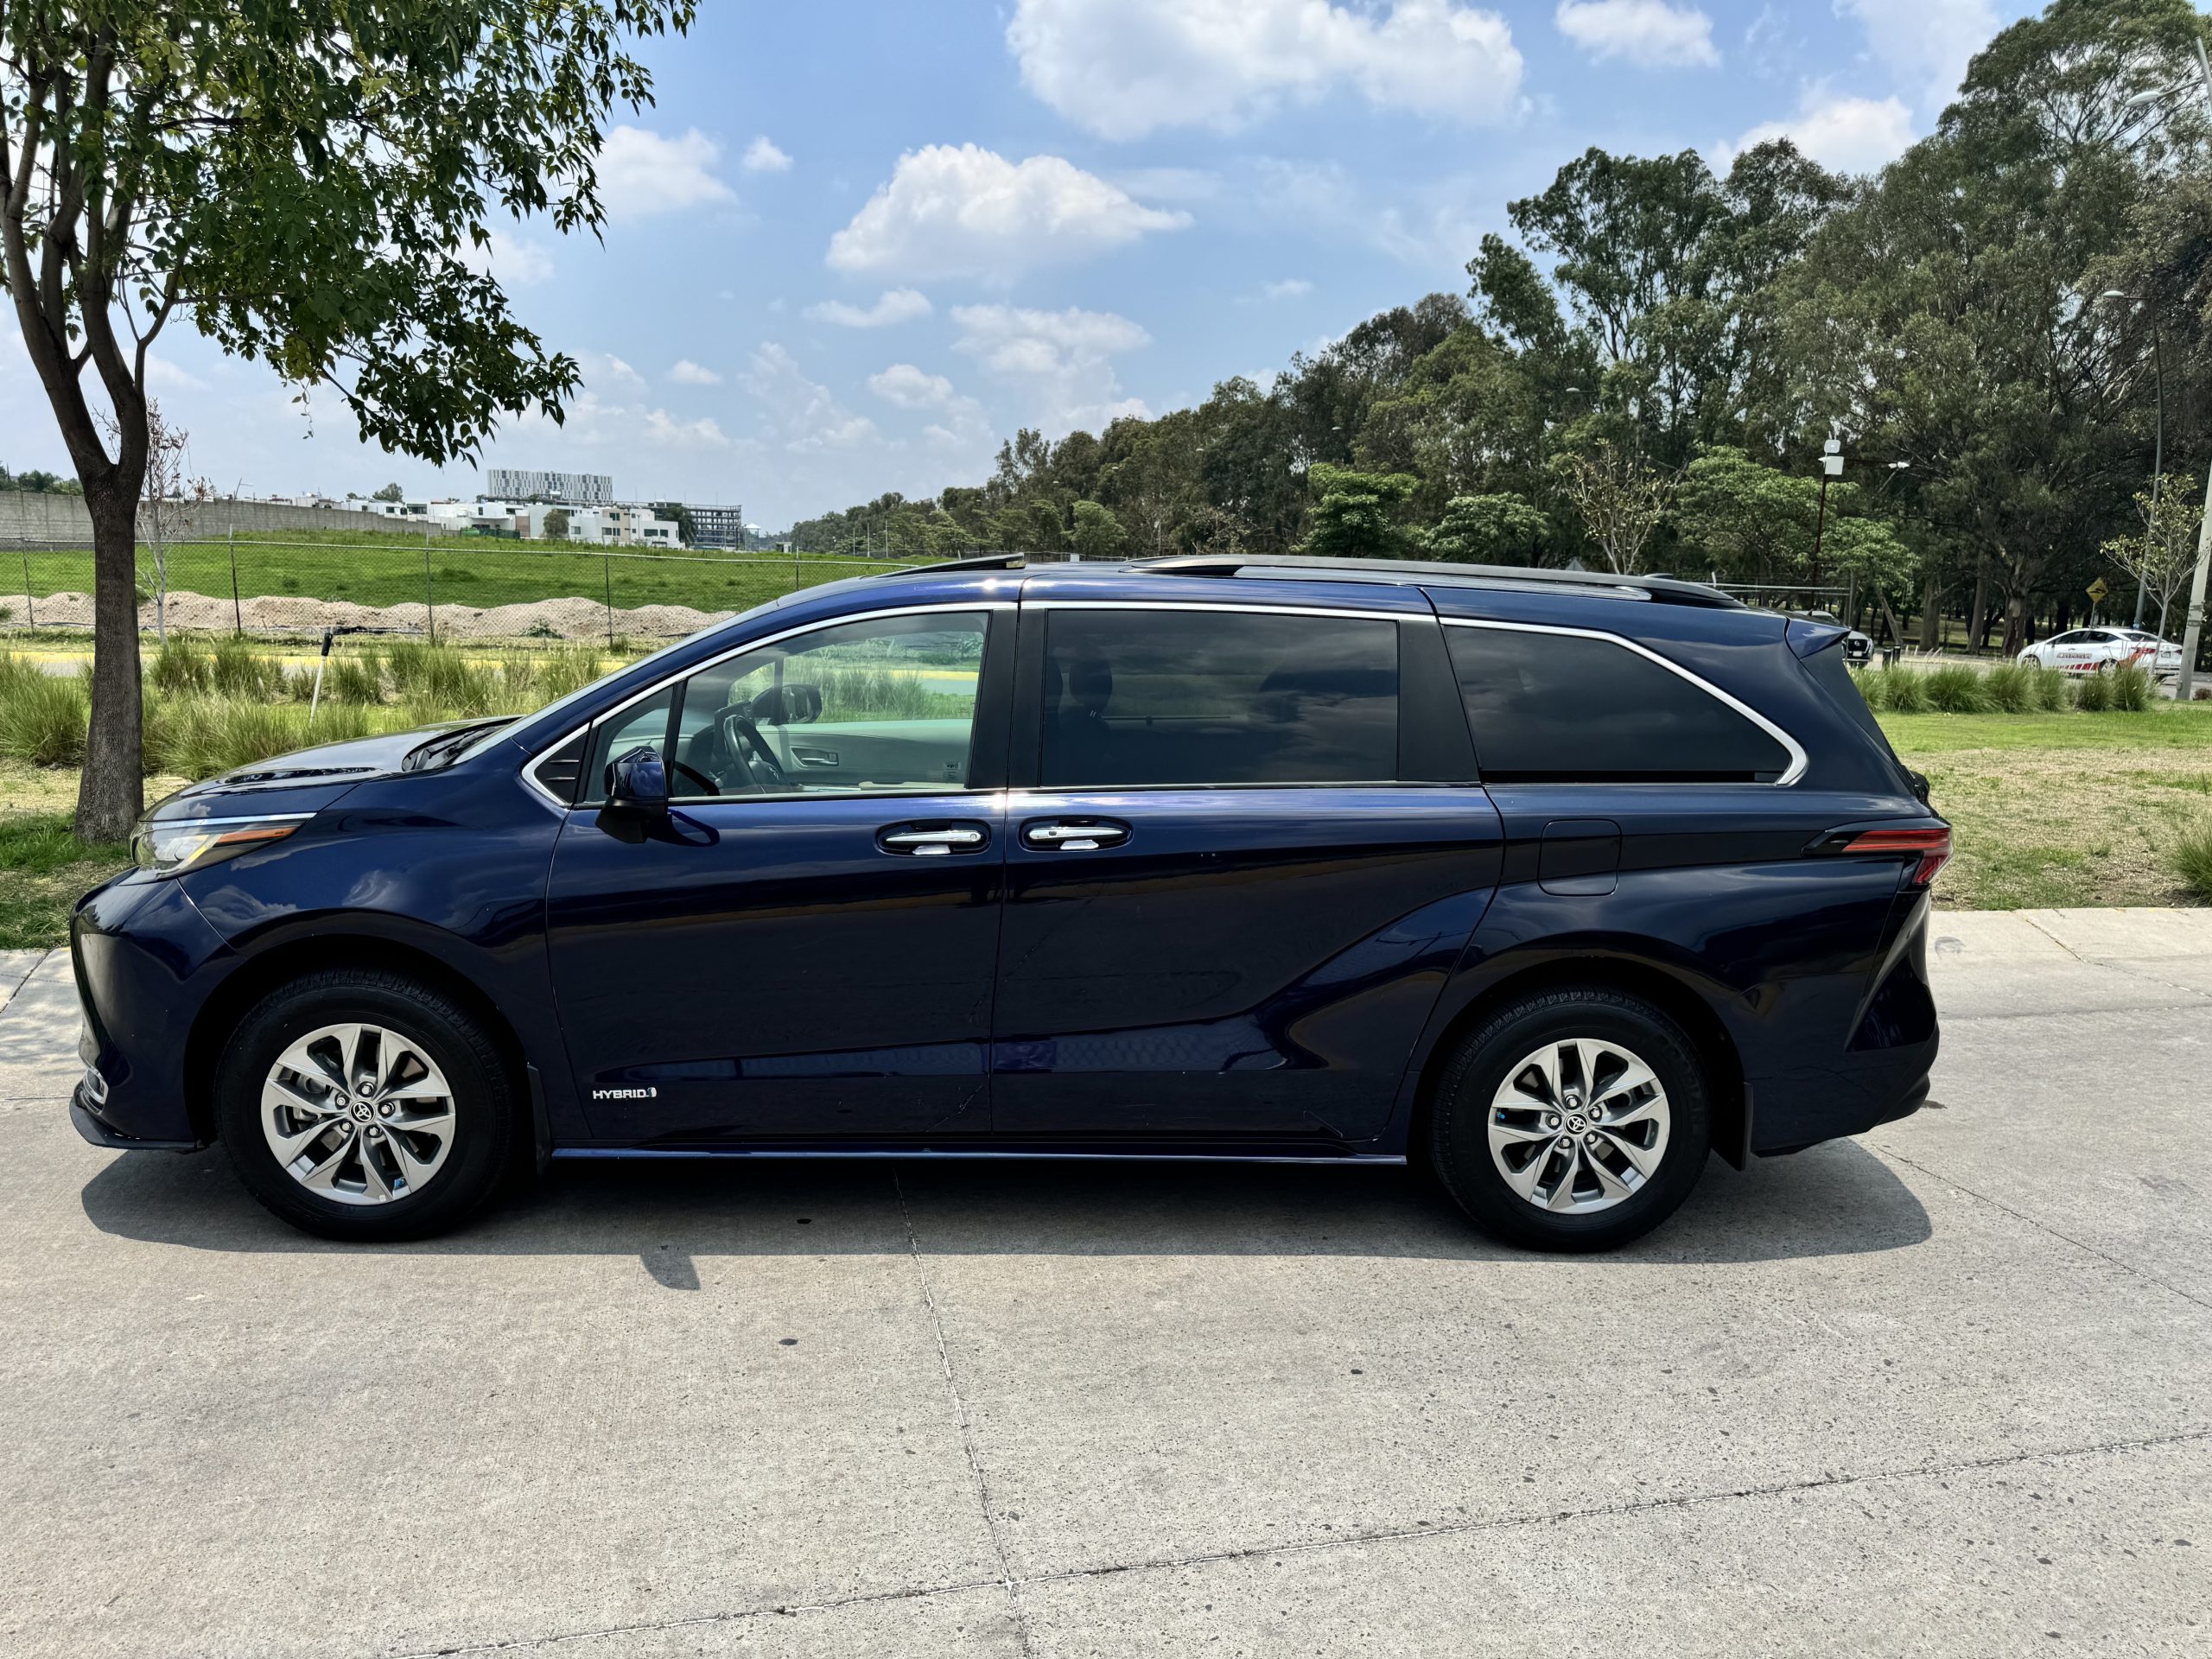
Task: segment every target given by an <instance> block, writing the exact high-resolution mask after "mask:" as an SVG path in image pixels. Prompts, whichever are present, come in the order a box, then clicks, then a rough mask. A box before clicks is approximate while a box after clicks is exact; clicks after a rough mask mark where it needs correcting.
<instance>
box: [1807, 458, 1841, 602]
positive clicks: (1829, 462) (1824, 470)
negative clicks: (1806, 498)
mask: <svg viewBox="0 0 2212 1659" xmlns="http://www.w3.org/2000/svg"><path fill="white" fill-rule="evenodd" d="M1842 476H1843V445H1842V443H1841V442H1840V441H1838V440H1837V439H1834V438H1830V439H1829V440H1828V441H1827V442H1826V443H1824V444H1822V445H1821V515H1820V518H1818V519H1817V520H1815V523H1814V525H1813V582H1812V585H1813V586H1814V587H1815V588H1817V587H1819V586H1820V585H1821V539H1822V538H1823V537H1825V536H1827V529H1828V480H1830V479H1832V478H1841V477H1842Z"/></svg>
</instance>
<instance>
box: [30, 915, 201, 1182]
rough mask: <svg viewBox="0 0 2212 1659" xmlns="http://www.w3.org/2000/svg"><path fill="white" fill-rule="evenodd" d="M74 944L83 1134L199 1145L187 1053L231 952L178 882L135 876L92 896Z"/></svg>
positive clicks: (75, 1109)
mask: <svg viewBox="0 0 2212 1659" xmlns="http://www.w3.org/2000/svg"><path fill="white" fill-rule="evenodd" d="M69 943H70V956H71V962H72V966H73V968H74V969H75V971H76V976H77V995H78V1000H79V1002H81V1003H82V1004H83V1007H84V1014H85V1034H84V1039H83V1041H82V1043H81V1044H80V1046H79V1052H80V1053H81V1055H82V1057H83V1058H84V1061H85V1065H86V1069H87V1070H86V1079H87V1081H86V1083H79V1084H78V1087H77V1092H76V1094H75V1096H73V1099H72V1101H71V1104H70V1117H71V1121H72V1122H76V1124H77V1129H78V1133H79V1134H80V1135H84V1136H85V1138H86V1140H88V1141H92V1143H93V1144H94V1145H95V1146H105V1147H164V1148H168V1149H169V1150H172V1151H175V1150H184V1149H188V1148H190V1147H193V1146H195V1145H197V1144H199V1143H200V1138H201V1137H200V1133H199V1128H198V1126H196V1125H195V1124H194V1122H193V1121H192V1119H193V1115H192V1112H191V1110H190V1108H189V1106H188V1103H187V1100H186V1090H185V1079H184V1056H185V1050H186V1046H187V1044H188V1040H189V1039H190V1036H191V1032H192V1026H193V1021H194V1017H195V1016H196V1015H197V1014H198V1012H199V1010H200V1006H201V1004H202V1002H203V1001H205V1000H206V997H207V993H208V991H209V989H210V988H212V985H213V983H214V982H217V981H219V979H220V978H221V976H222V969H221V965H220V964H221V963H222V962H223V960H224V959H225V958H227V957H229V956H230V949H229V947H228V946H227V945H226V944H224V942H223V940H222V938H221V937H220V936H219V935H218V934H217V933H216V932H215V931H214V929H213V928H212V927H210V926H209V925H207V920H206V918H203V917H202V916H201V915H200V912H199V910H198V909H197V908H196V907H195V906H194V905H193V903H192V901H191V900H190V899H188V898H187V897H186V895H185V893H184V892H183V890H182V888H181V886H180V885H179V884H178V883H177V882H175V881H169V880H162V881H154V880H146V879H144V878H143V877H140V878H137V879H133V878H132V877H130V876H124V877H121V878H118V880H115V881H112V882H110V883H108V884H107V885H106V886H105V887H99V888H96V889H94V890H93V891H92V893H88V894H87V895H86V897H85V899H84V900H83V901H82V902H81V903H80V904H79V906H78V908H77V912H76V915H75V917H74V918H73V921H72V924H71V926H70V941H69ZM95 1078H96V1079H97V1080H98V1081H97V1083H93V1081H92V1080H93V1079H95ZM88 1084H90V1085H91V1086H89V1087H88ZM80 1110H81V1111H82V1112H83V1113H84V1115H85V1116H86V1117H87V1118H89V1119H90V1120H91V1123H90V1125H89V1127H88V1126H87V1125H86V1123H85V1122H79V1120H78V1113H79V1111H80Z"/></svg>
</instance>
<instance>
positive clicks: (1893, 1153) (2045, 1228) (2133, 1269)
mask: <svg viewBox="0 0 2212 1659" xmlns="http://www.w3.org/2000/svg"><path fill="white" fill-rule="evenodd" d="M1870 1144H1873V1143H1871V1142H1870ZM1875 1149H1876V1150H1877V1151H1878V1152H1879V1153H1880V1154H1882V1156H1884V1157H1885V1158H1894V1159H1896V1160H1897V1162H1899V1163H1901V1164H1903V1165H1904V1166H1906V1167H1907V1168H1910V1169H1916V1170H1918V1171H1919V1172H1920V1173H1922V1174H1923V1175H1926V1176H1929V1177H1930V1178H1932V1179H1936V1180H1939V1181H1941V1182H1942V1183H1943V1185H1946V1186H1948V1187H1949V1188H1950V1189H1951V1190H1952V1191H1953V1192H1962V1193H1964V1194H1965V1195H1966V1196H1967V1198H1973V1199H1974V1200H1976V1201H1977V1202H1979V1203H1981V1204H1986V1205H1990V1206H1991V1207H1992V1208H1993V1209H1997V1210H2002V1211H2004V1212H2005V1214H2006V1215H2008V1216H2010V1217H2012V1218H2013V1219H2014V1220H2015V1221H2024V1222H2025V1223H2027V1224H2028V1225H2029V1226H2031V1227H2032V1228H2034V1229H2035V1230H2037V1232H2041V1233H2048V1234H2050V1236H2051V1237H2053V1238H2055V1239H2056V1240H2058V1241H2059V1243H2062V1244H2070V1245H2072V1246H2073V1247H2074V1248H2075V1249H2077V1250H2084V1251H2087V1252H2088V1254H2089V1255H2094V1256H2095V1257H2096V1258H2097V1259H2098V1260H2099V1261H2100V1262H2108V1263H2110V1264H2111V1265H2112V1266H2113V1267H2115V1268H2119V1269H2120V1271H2121V1272H2122V1273H2126V1274H2132V1275H2133V1276H2134V1277H2135V1278H2138V1279H2140V1280H2142V1281H2144V1282H2145V1284H2151V1285H2156V1286H2157V1287H2158V1288H2159V1289H2160V1290H2169V1291H2171V1292H2172V1293H2173V1294H2175V1295H2177V1296H2178V1297H2180V1298H2181V1299H2182V1300H2183V1301H2185V1302H2193V1303H2195V1304H2196V1306H2199V1307H2202V1308H2206V1309H2212V1301H2207V1300H2205V1299H2204V1298H2203V1297H2202V1296H2198V1295H2196V1294H2192V1293H2190V1292H2189V1291H2186V1290H2183V1288H2182V1287H2180V1286H2179V1285H2174V1284H2169V1283H2167V1282H2166V1281H2164V1279H2161V1278H2159V1277H2158V1274H2155V1273H2145V1271H2144V1270H2143V1269H2142V1268H2139V1267H2137V1266H2136V1265H2135V1263H2133V1262H2126V1261H2122V1260H2121V1259H2120V1257H2119V1256H2116V1255H2113V1254H2112V1253H2111V1252H2109V1251H2107V1250H2101V1249H2098V1248H2097V1247H2096V1246H2095V1245H2094V1244H2090V1243H2084V1242H2083V1241H2082V1240H2081V1239H2078V1238H2075V1236H2073V1235H2072V1234H2071V1233H2062V1232H2060V1231H2059V1230H2058V1229H2057V1228H2056V1227H2054V1226H2052V1225H2051V1224H2050V1223H2049V1222H2046V1221H2039V1220H2037V1218H2036V1217H2033V1216H2031V1215H2029V1214H2028V1213H2027V1212H2026V1211H2023V1210H2015V1209H2014V1208H2013V1207H2012V1205H2009V1204H2007V1203H2005V1201H2004V1200H2003V1199H2002V1198H1991V1197H1990V1196H1989V1194H1987V1193H1986V1192H1975V1191H1974V1188H1972V1187H1970V1186H1968V1185H1966V1184H1965V1183H1964V1182H1962V1181H1957V1180H1954V1179H1952V1178H1951V1177H1949V1176H1948V1175H1946V1174H1944V1173H1942V1172H1941V1171H1940V1170H1934V1169H1930V1168H1929V1166H1927V1165H1925V1164H1923V1163H1921V1162H1920V1161H1918V1160H1916V1159H1912V1158H1908V1157H1906V1156H1905V1155H1904V1154H1903V1153H1901V1152H1899V1151H1897V1150H1896V1149H1895V1148H1894V1147H1887V1146H1879V1145H1877V1146H1876V1148H1875Z"/></svg>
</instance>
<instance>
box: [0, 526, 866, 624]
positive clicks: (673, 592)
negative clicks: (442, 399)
mask: <svg viewBox="0 0 2212 1659" xmlns="http://www.w3.org/2000/svg"><path fill="white" fill-rule="evenodd" d="M137 568H138V600H139V605H138V621H139V626H140V628H141V630H142V631H143V632H145V633H147V634H149V635H156V634H158V635H161V636H164V637H166V636H167V635H169V634H172V633H175V634H181V635H185V636H200V637H206V636H214V635H222V634H242V635H248V636H252V637H255V638H258V639H268V640H271V641H286V640H298V641H306V640H308V639H319V638H320V636H321V634H322V633H323V632H325V631H326V630H328V629H332V628H346V629H359V630H363V631H372V632H380V633H381V632H391V633H405V634H411V635H416V636H418V637H421V638H423V639H429V640H431V641H434V642H436V643H439V644H447V645H466V644H478V643H480V644H483V645H497V646H499V647H502V648H505V647H511V646H526V645H531V644H532V643H533V642H541V641H542V642H545V643H548V644H558V643H561V642H564V641H575V642H588V643H596V644H598V645H607V646H610V647H614V646H619V645H621V644H622V642H624V641H626V640H637V641H639V642H644V641H648V640H662V639H677V638H681V637H682V636H683V635H685V634H688V633H693V632H697V631H698V630H699V629H701V628H702V627H705V626H708V625H709V624H710V623H713V622H717V621H720V620H722V619H724V618H726V617H728V616H732V615H734V614H735V613H738V612H740V611H744V610H748V609H750V608H751V607H753V606H755V605H759V604H761V603H763V602H765V601H768V600H771V599H776V598H779V597H781V596H783V595H785V594H791V593H795V592H797V591H798V590H799V589H801V588H810V587H813V586H816V585H817V584H819V583H822V582H835V581H837V580H839V579H841V578H842V577H846V576H854V575H866V574H867V573H868V572H869V571H872V570H879V571H880V570H895V569H906V562H902V561H896V560H890V559H868V558H855V557H831V556H820V555H816V554H809V553H798V554H788V553H787V554H760V553H730V554H718V553H711V552H698V553H680V554H679V553H646V552H640V551H638V550H633V549H629V548H594V547H585V546H580V545H578V546H572V545H568V544H564V543H558V542H553V543H545V542H521V541H508V540H504V539H497V538H493V537H425V538H424V539H423V540H422V541H420V542H399V541H391V540H378V539H375V538H373V537H349V536H342V535H334V536H329V537H319V538H317V539H315V540H300V539H291V540H285V539H278V538H273V537H265V536H254V537H248V536H242V535H237V534H225V535H221V536H213V537H211V536H206V535H200V536H195V537H193V538H191V539H188V540H184V539H180V540H178V541H176V542H175V543H171V544H169V545H167V546H163V547H160V548H156V547H155V546H152V545H150V544H149V543H144V542H142V543H139V546H138V560H137ZM92 586H93V583H92V545H91V543H88V542H80V541H52V540H38V541H33V540H20V539H19V540H14V541H7V540H0V636H5V635H9V634H15V635H25V634H29V635H40V634H58V635H61V636H69V635H72V634H75V635H88V634H89V633H90V632H91V629H92Z"/></svg>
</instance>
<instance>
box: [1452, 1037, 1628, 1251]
mask: <svg viewBox="0 0 2212 1659" xmlns="http://www.w3.org/2000/svg"><path fill="white" fill-rule="evenodd" d="M1671 1127H1672V1115H1671V1113H1670V1112H1669V1109H1668V1106H1667V1091H1666V1090H1665V1089H1664V1088H1663V1087H1662V1085H1661V1084H1660V1082H1659V1078H1658V1076H1657V1074H1656V1072H1654V1071H1652V1069H1651V1068H1650V1067H1649V1065H1645V1064H1644V1062H1643V1059H1642V1058H1640V1057H1639V1056H1637V1054H1636V1053H1634V1052H1632V1051H1630V1050H1629V1049H1627V1048H1625V1047H1624V1046H1621V1045H1620V1044H1618V1043H1614V1042H1608V1041H1605V1040H1604V1039H1599V1038H1589V1037H1575V1038H1568V1039H1564V1040H1560V1041H1556V1042H1548V1043H1546V1044H1545V1045H1544V1046H1542V1047H1541V1048H1540V1049H1538V1050H1536V1051H1535V1052H1534V1053H1532V1054H1529V1055H1528V1056H1526V1057H1525V1058H1522V1060H1521V1062H1520V1063H1519V1064H1518V1065H1515V1066H1514V1067H1513V1069H1512V1070H1511V1071H1508V1072H1507V1073H1506V1075H1505V1081H1504V1082H1503V1083H1501V1084H1499V1085H1498V1087H1497V1093H1496V1094H1495V1095H1494V1096H1491V1109H1490V1124H1489V1128H1490V1155H1491V1161H1492V1162H1493V1163H1495V1164H1496V1165H1497V1173H1499V1174H1500V1175H1502V1176H1503V1177H1504V1179H1505V1184H1506V1185H1508V1186H1509V1187H1510V1188H1512V1189H1513V1191H1514V1192H1516V1193H1518V1194H1519V1195H1520V1196H1521V1197H1522V1198H1524V1199H1526V1200H1527V1201H1528V1202H1529V1203H1530V1204H1532V1205H1535V1207H1536V1208H1538V1209H1539V1210H1548V1211H1552V1212H1553V1213H1554V1214H1558V1215H1583V1214H1587V1213H1589V1212H1591V1211H1598V1210H1610V1209H1611V1208H1612V1207H1613V1206H1614V1205H1617V1204H1619V1203H1621V1202H1622V1201H1623V1200H1624V1199H1627V1198H1633V1197H1634V1196H1635V1195H1636V1193H1637V1191H1638V1190H1639V1189H1640V1188H1642V1187H1643V1185H1644V1183H1645V1182H1647V1181H1649V1179H1651V1178H1652V1176H1653V1175H1655V1174H1656V1173H1657V1172H1658V1169H1659V1165H1660V1162H1661V1160H1662V1159H1664V1158H1665V1157H1666V1155H1667V1137H1668V1134H1669V1129H1670V1128H1671Z"/></svg>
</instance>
